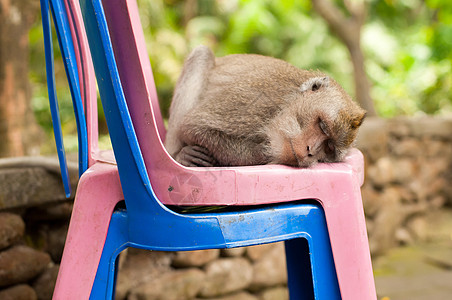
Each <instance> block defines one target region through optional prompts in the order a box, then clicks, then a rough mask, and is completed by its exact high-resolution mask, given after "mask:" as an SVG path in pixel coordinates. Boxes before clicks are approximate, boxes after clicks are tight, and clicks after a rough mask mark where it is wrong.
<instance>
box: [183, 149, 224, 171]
mask: <svg viewBox="0 0 452 300" xmlns="http://www.w3.org/2000/svg"><path fill="white" fill-rule="evenodd" d="M175 160H176V161H177V162H179V163H180V164H182V165H184V166H186V167H213V166H216V165H218V162H217V161H216V160H215V159H214V158H213V156H212V155H211V154H210V152H209V150H207V149H206V148H204V147H201V146H197V145H194V146H184V147H183V148H182V149H181V150H180V151H179V153H177V155H176V157H175Z"/></svg>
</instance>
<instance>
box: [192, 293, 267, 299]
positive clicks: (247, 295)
mask: <svg viewBox="0 0 452 300" xmlns="http://www.w3.org/2000/svg"><path fill="white" fill-rule="evenodd" d="M196 300H259V299H258V298H257V297H256V296H254V295H252V294H250V293H248V292H240V293H235V294H232V295H227V296H222V297H217V298H196Z"/></svg>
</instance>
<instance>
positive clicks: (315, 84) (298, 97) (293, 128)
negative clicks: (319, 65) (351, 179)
mask: <svg viewBox="0 0 452 300" xmlns="http://www.w3.org/2000/svg"><path fill="white" fill-rule="evenodd" d="M310 74H312V75H311V76H308V78H305V79H304V81H303V82H302V83H301V85H298V86H297V87H296V88H295V87H294V89H293V90H292V91H290V92H288V94H287V95H286V97H285V98H286V99H285V101H286V105H284V106H283V108H282V109H281V111H280V112H279V113H278V115H277V116H276V117H275V118H274V119H273V120H272V121H271V122H270V125H269V127H268V128H266V133H267V135H268V137H269V147H268V150H269V152H270V153H269V156H270V157H272V163H277V164H285V165H291V166H298V167H310V166H313V165H315V164H317V163H318V162H339V161H342V160H343V159H344V157H345V155H346V154H347V151H348V149H349V148H350V147H351V146H353V143H354V141H355V138H356V135H357V133H358V128H359V126H360V125H361V123H362V122H363V120H364V117H365V115H366V112H365V111H364V110H363V109H361V108H360V107H359V106H358V105H357V104H356V103H355V102H354V101H353V100H352V99H351V98H350V96H349V95H348V94H347V93H346V92H345V91H344V89H343V88H342V87H341V86H340V85H339V84H338V83H337V82H335V81H334V80H332V79H330V78H329V77H328V76H325V75H324V74H322V73H318V72H316V73H310Z"/></svg>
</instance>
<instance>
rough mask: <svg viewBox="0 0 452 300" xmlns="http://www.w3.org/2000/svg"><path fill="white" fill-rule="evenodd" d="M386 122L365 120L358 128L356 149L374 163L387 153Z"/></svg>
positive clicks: (374, 119)
mask: <svg viewBox="0 0 452 300" xmlns="http://www.w3.org/2000/svg"><path fill="white" fill-rule="evenodd" d="M386 122H387V121H386V120H385V119H381V118H372V117H370V118H366V119H365V120H364V123H363V124H362V125H361V127H360V128H359V133H358V137H357V139H356V147H357V148H358V149H360V150H361V151H363V152H364V153H365V154H366V157H367V158H368V159H369V160H370V161H371V162H374V161H375V160H377V159H378V158H380V157H382V156H386V155H387V152H388V132H387V129H386Z"/></svg>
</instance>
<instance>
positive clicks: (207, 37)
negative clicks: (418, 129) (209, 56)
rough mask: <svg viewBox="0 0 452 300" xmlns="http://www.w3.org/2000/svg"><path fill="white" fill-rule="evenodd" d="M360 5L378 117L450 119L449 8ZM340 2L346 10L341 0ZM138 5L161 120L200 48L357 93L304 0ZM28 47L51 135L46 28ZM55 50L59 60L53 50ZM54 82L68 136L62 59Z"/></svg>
mask: <svg viewBox="0 0 452 300" xmlns="http://www.w3.org/2000/svg"><path fill="white" fill-rule="evenodd" d="M364 1H366V2H367V5H368V17H367V20H366V24H365V26H364V28H363V30H362V46H363V49H364V51H365V54H366V68H367V72H368V75H369V78H370V80H371V83H372V97H373V99H374V101H375V104H376V108H377V111H378V112H379V114H380V115H381V116H385V117H390V116H396V115H413V114H418V113H427V114H445V113H450V112H451V111H452V105H451V104H452V102H451V99H452V95H451V93H452V92H451V91H452V89H451V85H452V77H451V62H452V2H450V1H449V0H425V1H423V0H384V1H381V0H364ZM334 2H335V3H336V4H338V5H339V6H341V7H342V8H343V5H342V1H339V0H337V1H334ZM138 4H139V7H140V17H141V22H142V24H143V28H144V33H145V37H146V40H147V47H148V52H149V56H150V61H151V65H152V67H153V71H154V77H155V81H156V84H157V90H158V92H159V98H160V102H161V108H162V110H163V112H164V115H167V110H168V107H169V103H170V99H171V95H172V91H173V88H174V85H175V83H176V81H177V78H178V76H179V74H180V71H181V68H182V64H183V60H184V58H185V56H186V55H187V54H188V53H189V52H190V50H191V49H193V48H194V47H195V46H197V45H199V44H205V45H208V46H209V47H211V48H212V49H213V51H214V52H215V54H216V55H218V56H221V55H227V54H231V53H260V54H264V55H270V56H274V57H278V58H282V59H284V60H286V61H288V62H290V63H292V64H294V65H296V66H298V67H300V68H305V69H320V70H323V71H325V72H327V73H329V74H331V75H332V76H333V77H334V78H335V79H336V80H337V81H339V82H340V83H341V84H342V85H343V86H344V87H345V89H346V90H347V91H348V92H349V93H350V94H352V95H353V92H354V87H353V78H352V66H351V62H350V59H349V53H348V52H347V49H346V48H345V46H344V45H343V44H342V43H341V42H340V41H339V40H338V39H337V38H336V37H335V36H333V35H332V34H331V32H330V31H329V30H328V27H327V26H326V23H325V22H324V20H323V19H322V18H320V17H319V16H318V15H317V14H316V13H315V12H314V10H313V8H312V5H311V2H310V1H308V0H297V1H295V0H288V1H276V0H191V1H190V0H187V1H182V0H138ZM193 4H195V6H193ZM342 10H343V9H342ZM343 11H344V10H343ZM30 43H31V56H30V57H31V68H32V71H31V74H30V78H31V80H32V83H33V95H34V96H33V109H34V110H35V112H36V116H37V119H38V121H39V123H40V124H41V125H42V126H43V127H44V128H45V129H46V131H47V132H49V135H51V123H50V121H49V120H50V113H49V111H48V104H47V91H46V83H45V72H44V70H45V65H44V51H43V46H42V29H41V27H40V23H37V24H36V26H35V27H34V28H33V29H32V31H31V32H30ZM55 44H56V39H55ZM55 53H56V55H57V58H58V60H60V58H59V52H58V49H57V47H55ZM56 77H57V83H58V89H57V90H58V95H59V98H60V109H61V115H62V120H63V130H64V133H65V134H72V135H74V134H75V125H73V121H72V120H73V115H72V108H71V106H72V105H71V101H70V96H69V91H68V89H67V84H66V83H65V74H64V68H63V66H62V64H61V62H59V63H57V64H56Z"/></svg>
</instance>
